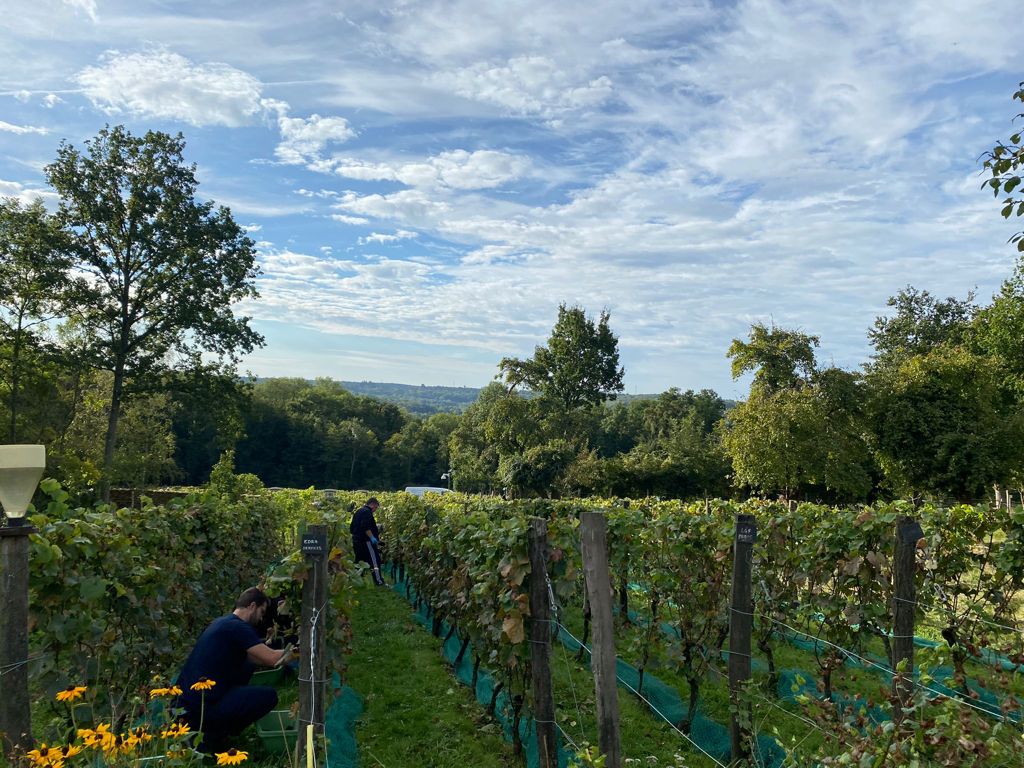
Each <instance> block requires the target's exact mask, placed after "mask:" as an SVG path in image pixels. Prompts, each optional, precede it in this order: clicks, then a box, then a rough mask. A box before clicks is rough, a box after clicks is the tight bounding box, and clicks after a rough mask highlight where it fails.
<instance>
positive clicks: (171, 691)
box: [149, 685, 182, 699]
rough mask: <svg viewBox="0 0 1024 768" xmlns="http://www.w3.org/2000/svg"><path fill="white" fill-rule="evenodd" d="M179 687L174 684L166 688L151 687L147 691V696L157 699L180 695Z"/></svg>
mask: <svg viewBox="0 0 1024 768" xmlns="http://www.w3.org/2000/svg"><path fill="white" fill-rule="evenodd" d="M181 693H182V691H181V688H179V687H178V686H176V685H169V686H167V687H166V688H153V689H152V690H151V691H150V692H149V698H151V699H159V698H162V697H164V696H181Z"/></svg>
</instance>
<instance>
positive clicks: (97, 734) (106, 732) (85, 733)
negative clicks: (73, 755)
mask: <svg viewBox="0 0 1024 768" xmlns="http://www.w3.org/2000/svg"><path fill="white" fill-rule="evenodd" d="M78 738H80V739H81V740H82V743H83V744H85V746H87V747H90V748H93V749H97V748H101V749H106V748H107V745H108V744H109V743H110V742H111V741H113V739H114V734H112V733H111V732H110V726H109V725H107V724H106V723H100V724H99V725H97V726H96V730H92V729H91V728H79V729H78Z"/></svg>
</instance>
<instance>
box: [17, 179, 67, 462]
mask: <svg viewBox="0 0 1024 768" xmlns="http://www.w3.org/2000/svg"><path fill="white" fill-rule="evenodd" d="M69 267H70V260H69V258H68V253H67V243H66V241H65V239H64V238H63V237H62V233H61V231H60V228H59V227H58V226H57V225H56V223H55V222H54V220H53V217H51V216H50V214H48V213H47V211H46V208H44V207H43V204H42V202H41V201H36V202H34V203H31V204H30V205H27V206H22V204H21V203H20V202H19V201H18V200H16V199H14V198H4V199H0V344H2V345H3V350H2V351H3V355H2V362H3V365H4V368H5V371H4V373H5V374H6V375H5V376H3V381H4V383H5V384H6V385H7V398H6V405H7V411H8V414H7V415H8V419H9V421H8V424H7V439H8V440H9V441H10V442H12V443H14V442H17V441H18V412H19V408H20V406H21V390H22V389H23V387H24V381H23V379H24V376H25V373H26V369H27V368H28V366H27V365H26V358H27V357H32V356H34V357H36V358H38V357H39V355H38V353H39V352H40V351H41V338H40V336H39V334H38V333H37V331H38V329H39V328H40V327H41V326H44V324H45V323H46V322H47V321H49V320H52V319H54V318H55V317H57V316H58V315H59V314H60V313H61V311H62V306H61V305H62V301H63V298H64V296H65V295H66V291H67V288H68V287H69V285H70V280H69V278H68V269H69Z"/></svg>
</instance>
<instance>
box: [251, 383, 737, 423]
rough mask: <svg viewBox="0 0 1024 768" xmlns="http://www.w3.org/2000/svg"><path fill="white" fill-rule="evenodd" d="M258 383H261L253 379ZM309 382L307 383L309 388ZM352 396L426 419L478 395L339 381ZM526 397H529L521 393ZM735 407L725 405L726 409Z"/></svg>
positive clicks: (625, 398)
mask: <svg viewBox="0 0 1024 768" xmlns="http://www.w3.org/2000/svg"><path fill="white" fill-rule="evenodd" d="M256 380H257V381H260V380H261V379H256ZM312 383H313V382H312V381H310V384H312ZM339 383H340V384H341V385H342V386H343V387H344V388H345V389H347V390H348V391H349V392H351V393H352V394H354V395H366V396H367V397H375V398H377V399H378V400H383V401H385V402H387V403H394V404H395V405H400V406H402V407H403V408H405V410H407V411H409V413H415V414H417V415H419V416H429V415H430V414H432V413H462V412H463V411H464V410H466V408H467V407H468V406H469V405H471V404H472V403H474V402H476V399H477V397H478V396H479V395H480V387H431V386H427V385H426V384H418V385H417V384H394V383H391V382H380V381H342V382H339ZM523 394H525V395H526V396H527V397H529V393H523ZM654 397H657V395H656V394H635V395H627V394H620V395H619V396H618V397H617V398H616V402H619V403H628V402H629V401H631V400H646V399H650V398H654ZM733 405H735V403H733V402H731V401H728V400H727V401H726V407H728V408H731V407H732V406H733Z"/></svg>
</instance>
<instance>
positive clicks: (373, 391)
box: [341, 381, 480, 416]
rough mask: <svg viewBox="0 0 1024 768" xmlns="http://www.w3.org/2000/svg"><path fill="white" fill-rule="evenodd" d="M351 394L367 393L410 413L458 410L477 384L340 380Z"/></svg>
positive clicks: (473, 394)
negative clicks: (459, 385)
mask: <svg viewBox="0 0 1024 768" xmlns="http://www.w3.org/2000/svg"><path fill="white" fill-rule="evenodd" d="M341 386H343V387H344V388H345V389H347V390H348V391H349V392H351V393H352V394H354V395H367V396H369V397H375V398H377V399H378V400H384V401H385V402H388V403H394V404H395V405H400V406H402V407H403V408H405V410H407V411H409V412H410V413H416V414H419V415H421V416H429V415H430V414H432V413H462V412H463V411H464V410H466V407H467V406H468V405H470V404H471V403H473V402H475V401H476V398H477V396H478V395H479V394H480V388H479V387H428V386H427V385H426V384H420V385H418V386H417V385H416V384H390V383H384V382H377V381H343V382H341Z"/></svg>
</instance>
